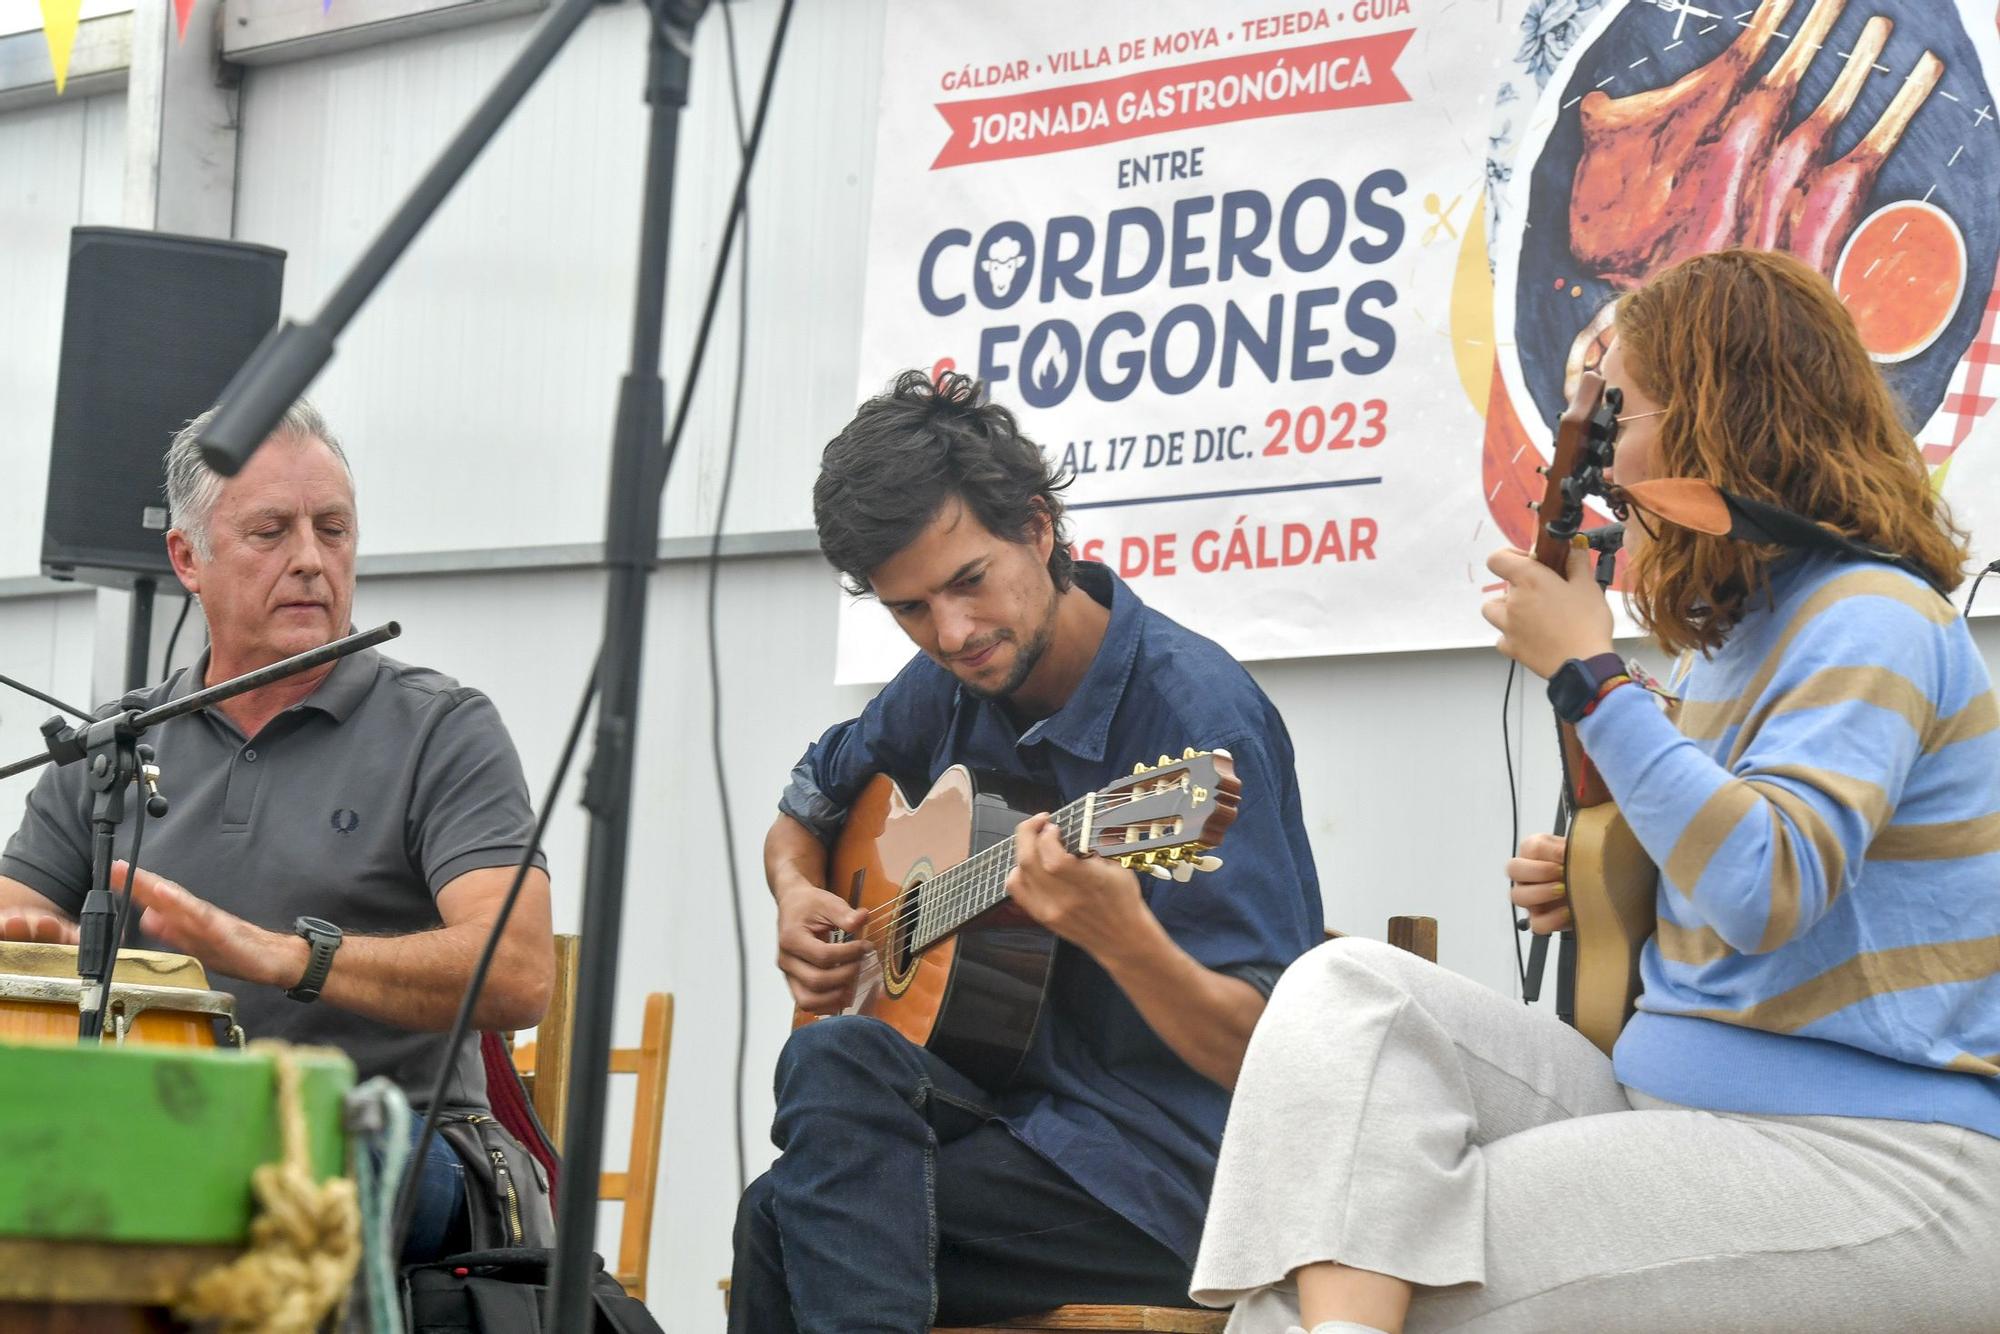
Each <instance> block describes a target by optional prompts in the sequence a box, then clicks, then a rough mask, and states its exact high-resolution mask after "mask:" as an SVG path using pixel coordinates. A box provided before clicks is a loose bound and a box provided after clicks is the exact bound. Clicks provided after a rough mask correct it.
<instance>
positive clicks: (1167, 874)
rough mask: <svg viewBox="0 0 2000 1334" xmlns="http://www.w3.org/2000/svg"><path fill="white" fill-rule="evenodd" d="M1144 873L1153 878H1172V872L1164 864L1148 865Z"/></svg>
mask: <svg viewBox="0 0 2000 1334" xmlns="http://www.w3.org/2000/svg"><path fill="white" fill-rule="evenodd" d="M1146 873H1147V874H1148V875H1150V876H1152V877H1153V878H1154V879H1155V880H1172V879H1173V878H1174V873H1173V872H1172V871H1169V870H1168V869H1167V868H1166V867H1164V866H1149V867H1147V868H1146Z"/></svg>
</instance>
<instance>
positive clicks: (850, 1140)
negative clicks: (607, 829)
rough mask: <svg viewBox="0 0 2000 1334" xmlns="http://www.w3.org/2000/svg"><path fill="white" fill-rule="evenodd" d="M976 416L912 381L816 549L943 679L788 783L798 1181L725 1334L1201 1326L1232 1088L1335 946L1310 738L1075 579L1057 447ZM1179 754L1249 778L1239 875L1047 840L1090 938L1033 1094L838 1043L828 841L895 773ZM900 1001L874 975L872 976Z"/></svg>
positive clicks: (1024, 856) (880, 405)
mask: <svg viewBox="0 0 2000 1334" xmlns="http://www.w3.org/2000/svg"><path fill="white" fill-rule="evenodd" d="M981 397H982V395H981V388H980V386H979V385H978V384H977V383H975V382H973V381H971V380H969V379H966V378H965V377H963V376H958V375H952V374H946V375H944V376H942V377H941V378H940V380H939V381H938V383H937V384H935V385H933V383H932V382H931V381H930V380H929V379H928V378H927V377H926V376H925V375H924V374H923V373H921V372H917V371H911V372H906V373H905V374H904V375H902V376H901V377H900V378H899V379H898V380H897V381H896V383H895V385H894V387H893V388H892V389H891V390H890V391H889V392H888V393H885V394H883V395H881V396H879V397H877V398H874V399H872V400H870V401H869V402H868V403H866V404H864V405H863V406H862V408H861V409H860V411H859V412H858V413H857V415H856V416H855V418H854V420H853V421H852V422H850V423H849V424H848V426H847V427H846V428H845V429H844V430H843V431H842V432H841V433H840V435H839V436H837V437H836V438H835V439H834V440H833V441H832V443H831V444H829V445H828V446H827V449H826V453H825V457H824V459H823V462H822V468H821V473H820V477H819V480H818V483H817V485H816V486H815V488H814V493H813V502H814V504H813V509H814V517H815V521H816V523H817V525H818V530H819V539H820V547H821V550H822V551H823V552H824V553H825V555H826V557H827V559H828V560H829V561H830V562H831V563H832V564H833V565H834V566H835V567H836V568H838V569H839V570H840V571H841V572H842V574H843V575H844V576H845V577H846V580H847V582H848V586H849V588H850V589H851V590H852V591H854V592H856V593H869V594H872V595H873V596H874V597H876V598H877V599H879V600H880V602H881V603H882V605H883V606H884V607H886V608H887V609H888V611H889V612H890V614H891V615H893V616H894V617H895V618H896V621H897V623H898V624H899V625H901V626H902V628H903V629H904V631H905V632H906V633H907V634H908V635H909V636H910V639H911V641H912V642H913V643H915V644H916V646H917V647H918V649H919V650H920V652H919V654H918V655H917V656H916V657H915V658H914V659H913V660H912V661H911V662H910V664H909V666H908V667H906V668H905V669H904V670H903V671H902V672H901V674H899V675H898V676H897V677H896V679H895V680H894V681H892V682H891V683H890V684H889V685H888V686H887V687H885V688H884V689H883V691H882V693H881V694H879V695H878V696H876V698H875V699H874V700H873V701H871V702H870V703H869V705H868V706H867V707H866V708H865V709H864V710H863V711H862V713H861V716H860V717H858V718H856V719H853V720H852V721H849V722H845V723H841V724H839V725H837V726H835V727H833V728H832V729H830V730H829V731H828V732H827V733H826V734H825V735H824V736H823V737H821V738H820V739H819V741H817V742H816V743H814V744H813V745H812V746H811V747H810V748H809V749H808V750H807V751H806V753H805V756H804V757H803V758H802V759H801V760H800V761H799V764H798V767H797V768H796V769H795V770H794V771H793V774H792V780H791V783H790V786H789V787H788V788H787V789H786V791H785V793H784V796H783V799H782V800H781V801H780V803H779V809H780V812H781V813H780V815H779V816H778V818H777V820H776V822H775V823H774V824H773V825H772V827H771V831H770V834H769V836H768V838H767V840H766V844H765V869H766V874H767V877H768V879H769V881H770V886H771V892H772V894H773V895H774V897H775V898H776V899H777V906H778V966H779V968H780V969H781V970H782V971H783V973H784V974H785V978H786V981H787V982H788V984H789V985H790V987H791V991H792V995H793V997H794V999H795V1000H796V1001H797V1003H798V1005H799V1006H800V1008H801V1009H803V1010H806V1011H810V1012H813V1013H817V1014H824V1015H832V1016H836V1017H830V1018H825V1019H821V1020H818V1021H817V1022H812V1023H808V1024H806V1025H804V1026H803V1027H800V1028H799V1029H798V1030H797V1031H796V1032H795V1033H794V1034H793V1036H792V1038H791V1040H790V1042H788V1043H787V1045H786V1047H785V1050H784V1052H783V1054H782V1055H781V1056H780V1058H779V1061H778V1070H777V1079H776V1091H777V1115H776V1120H775V1124H774V1127H773V1132H772V1137H773V1140H774V1141H775V1143H776V1144H777V1146H778V1148H779V1150H780V1154H779V1157H778V1159H777V1162H776V1163H775V1164H774V1165H773V1167H772V1168H771V1170H770V1171H769V1172H767V1173H766V1174H764V1175H763V1176H762V1177H759V1178H758V1179H757V1180H756V1181H755V1182H754V1183H752V1185H751V1187H750V1189H749V1190H748V1191H747V1192H746V1193H745V1195H744V1197H743V1201H742V1203H741V1205H740V1207H739V1211H738V1215H737V1224H736V1237H735V1245H736V1264H735V1277H734V1280H733V1282H732V1284H731V1314H730V1328H731V1329H732V1330H738V1331H755V1334H774V1332H777V1331H786V1330H805V1331H847V1330H862V1329H866V1330H895V1331H908V1332H909V1334H921V1332H922V1331H926V1330H928V1329H929V1328H930V1327H931V1326H932V1324H933V1323H952V1324H961V1323H962V1324H970V1323H984V1322H986V1321H990V1320H995V1319H1000V1318H1004V1317H1007V1316H1011V1315H1019V1314H1023V1313H1026V1312H1029V1311H1035V1310H1040V1309H1043V1308H1046V1307H1049V1306H1054V1305H1059V1304H1061V1303H1064V1302H1077V1301H1100V1302H1150V1303H1165V1304H1175V1305H1182V1304H1185V1301H1186V1293H1187V1283H1188V1276H1189V1269H1190V1265H1191V1262H1192V1259H1193V1256H1194V1249H1195V1243H1196V1238H1197V1236H1198V1234H1199V1232H1200V1228H1201V1217H1202V1210H1203V1207H1204V1205H1205V1203H1206V1200H1207V1194H1208V1185H1209V1179H1210V1175H1211V1173H1212V1171H1213V1167H1214V1162H1215V1154H1216V1149H1217V1144H1218V1141H1219V1139H1220V1136H1221V1131H1222V1123H1223V1119H1224V1116H1225V1114H1226V1112H1227V1108H1228V1100H1229V1093H1228V1090H1229V1088H1230V1087H1231V1085H1233V1084H1234V1082H1235V1079H1236V1072H1237V1067H1238V1065H1239V1064H1240V1062H1241V1061H1242V1057H1243V1051H1244V1048H1245V1045H1246V1044H1247V1043H1248V1041H1249V1037H1250V1031H1251V1029H1252V1027H1253V1026H1254V1025H1255V1024H1256V1022H1257V1018H1258V1016H1259V1015H1260V1014H1261V1013H1262V1011H1263V1008H1264V1001H1265V997H1266V996H1267V995H1269V993H1270V990H1271V987H1272V986H1273V985H1274V984H1275V982H1276V980H1277V976H1278V974H1279V972H1280V971H1282V970H1283V968H1284V967H1285V965H1286V964H1287V963H1289V962H1290V961H1291V960H1292V959H1293V958H1295V957H1297V956H1298V955H1299V954H1301V953H1303V952H1304V951H1305V950H1306V949H1308V948H1309V947H1310V946H1311V945H1312V944H1313V943H1314V942H1316V941H1317V940H1318V939H1319V938H1320V936H1321V934H1322V929H1321V922H1322V913H1321V906H1320V897H1319V885H1318V880H1317V877H1316V876H1315V874H1314V870H1313V863H1312V854H1311V850H1310V849H1309V847H1308V846H1307V841H1306V835H1305V829H1304V825H1303V822H1302V820H1301V817H1300V807H1299V795H1298V788H1297V782H1296V780H1295V778H1294V775H1293V763H1292V747H1291V742H1290V739H1289V737H1288V736H1287V735H1286V733H1285V728H1284V724H1283V722H1282V721H1281V720H1280V718H1279V717H1278V714H1277V711H1276V710H1275V709H1274V708H1273V707H1272V705H1271V703H1270V701H1269V700H1268V699H1266V698H1265V697H1264V694H1263V692H1262V691H1260V690H1259V689H1258V688H1257V686H1256V685H1255V684H1254V683H1253V682H1252V681H1251V679H1250V677H1249V675H1248V673H1246V672H1245V671H1244V670H1243V669H1242V667H1240V666H1239V665H1238V664H1237V663H1236V662H1235V661H1234V660H1233V659H1232V658H1230V657H1229V655H1228V654H1227V653H1226V652H1224V651H1223V650H1222V649H1221V648H1219V647H1218V646H1216V645H1215V644H1213V643H1211V642H1210V641H1208V640H1206V639H1203V638H1201V637H1200V636H1198V635H1196V634H1193V633H1192V632H1190V631H1188V630H1186V629H1184V628H1182V627H1181V626H1179V625H1176V624H1175V623H1174V622H1172V621H1170V620H1168V619H1167V618H1166V617H1164V616H1162V615H1160V614H1159V613H1158V612H1155V611H1152V610H1149V609H1148V608H1147V607H1145V606H1144V605H1143V604H1142V603H1141V602H1140V601H1139V600H1138V598H1137V597H1136V596H1134V595H1133V593H1132V592H1131V590H1130V589H1128V588H1126V587H1125V585H1124V584H1123V583H1121V582H1120V581H1119V580H1118V579H1117V578H1116V577H1115V576H1113V575H1112V573H1111V572H1110V571H1109V570H1107V569H1105V568H1104V567H1103V566H1101V565H1096V564H1091V563H1087V562H1079V561H1075V560H1073V559H1072V557H1071V555H1070V552H1069V550H1068V540H1067V536H1066V534H1065V531H1064V523H1063V517H1062V516H1063V506H1062V500H1061V497H1060V495H1059V491H1060V489H1061V487H1062V485H1064V483H1063V482H1062V481H1061V480H1060V479H1058V478H1056V477H1053V476H1051V474H1050V471H1049V469H1048V466H1047V464H1046V462H1045V461H1044V460H1043V458H1042V455H1041V452H1040V450H1039V449H1038V448H1037V447H1036V446H1035V445H1034V444H1033V442H1031V441H1029V440H1028V439H1027V438H1025V437H1024V436H1023V435H1022V434H1021V433H1020V431H1019V429H1018V428H1017V426H1016V424H1015V421H1014V419H1013V417H1012V416H1011V415H1010V414H1009V413H1008V412H1007V411H1006V409H1004V408H1002V407H1000V406H998V405H995V404H987V403H982V402H981V401H980V399H981ZM1184 747H1199V748H1201V749H1203V750H1210V751H1227V752H1229V754H1230V756H1231V757H1232V758H1233V763H1234V770H1235V773H1236V775H1237V777H1238V778H1239V779H1240V783H1241V792H1242V805H1241V809H1240V812H1239V813H1238V816H1237V818H1236V820H1235V823H1234V825H1233V827H1232V829H1231V832H1230V834H1229V838H1228V845H1227V847H1226V849H1225V851H1226V852H1227V854H1228V856H1227V865H1226V867H1223V868H1221V869H1219V870H1217V871H1215V872H1214V873H1213V874H1210V875H1206V876H1204V877H1202V878H1201V879H1200V880H1199V881H1198V882H1194V883H1189V884H1184V885H1183V884H1173V883H1169V882H1164V881H1152V880H1148V881H1147V882H1146V886H1147V887H1148V888H1146V889H1142V886H1141V883H1140V881H1139V879H1138V877H1137V876H1135V875H1134V873H1133V872H1132V871H1129V870H1126V869H1124V868H1123V867H1121V866H1119V865H1117V864H1116V863H1115V862H1112V861H1108V860H1105V859H1103V858H1100V857H1081V856H1076V855H1073V854H1072V853H1070V852H1069V851H1068V850H1067V849H1066V848H1065V846H1064V844H1063V842H1062V841H1061V839H1060V838H1059V835H1058V832H1057V829H1056V828H1055V827H1054V826H1053V825H1052V824H1051V822H1050V821H1049V819H1048V818H1047V817H1046V816H1038V817H1036V818H1034V819H1031V820H1029V821H1027V822H1026V823H1025V824H1023V825H1022V826H1021V827H1020V829H1019V830H1018V832H1017V834H1016V835H1015V849H1016V856H1017V865H1016V866H1015V868H1014V869H1013V871H1012V872H1011V873H1010V874H1009V876H1008V878H1007V881H1006V888H1007V890H1008V892H1009V894H1010V896H1011V897H1012V899H1013V902H1014V904H1015V906H1017V907H1018V908H1019V909H1020V910H1022V911H1024V912H1025V913H1026V914H1027V915H1028V916H1029V917H1030V918H1032V919H1033V920H1034V922H1036V923H1039V924H1040V926H1042V927H1044V928H1047V929H1048V930H1049V931H1052V932H1054V933H1055V934H1056V936H1058V937H1060V939H1061V940H1062V942H1064V943H1063V944H1062V945H1061V947H1060V948H1059V950H1058V954H1057V959H1056V965H1055V969H1054V973H1053V978H1052V981H1051V983H1050V985H1049V994H1048V996H1047V999H1046V1002H1045V1004H1044V1008H1043V1015H1042V1018H1041V1020H1040V1023H1039V1025H1038V1027H1037V1028H1036V1030H1035V1033H1034V1036H1033V1039H1032V1042H1031V1044H1030V1045H1029V1047H1028V1050H1027V1054H1026V1056H1025V1058H1024V1059H1023V1060H1022V1062H1021V1065H1020V1068H1019V1069H1018V1070H1017V1071H1016V1073H1015V1074H1014V1076H1013V1077H1012V1079H1011V1080H1008V1081H1005V1082H1004V1085H1003V1086H1001V1087H991V1088H988V1087H981V1086H980V1085H978V1084H975V1083H974V1082H973V1081H972V1080H971V1079H969V1078H967V1077H966V1076H965V1075H964V1074H963V1073H962V1072H961V1071H959V1070H956V1069H954V1068H952V1067H951V1066H950V1065H948V1064H946V1063H945V1062H944V1061H943V1060H941V1059H940V1058H939V1057H938V1056H937V1055H935V1054H933V1053H932V1052H931V1051H929V1050H927V1049H926V1048H924V1047H922V1046H919V1045H917V1044H915V1043H913V1042H911V1041H909V1040H908V1039H906V1038H904V1037H903V1036H901V1035H900V1034H899V1033H897V1032H896V1031H895V1030H893V1029H892V1028H890V1027H889V1026H888V1025H887V1024H885V1023H882V1022H880V1021H878V1020H876V1019H872V1018H866V1017H862V1016H859V1015H853V1014H839V1012H840V1011H841V1010H843V1009H845V1008H846V1007H847V1006H848V1005H849V1003H850V1001H851V999H852V998H853V996H854V992H855V988H856V985H857V982H858V981H860V980H861V979H862V977H863V971H864V967H867V966H870V964H871V958H870V951H871V946H870V944H869V943H868V942H867V941H865V940H862V939H855V938H849V937H851V936H855V937H858V936H859V935H861V933H862V930H863V927H864V918H865V914H864V913H863V912H862V911H861V910H860V909H858V908H856V907H853V906H851V904H850V902H849V901H848V899H846V898H843V897H841V896H840V895H839V894H836V893H831V892H829V891H828V888H827V884H826V882H827V879H828V847H827V844H828V842H829V841H830V840H831V839H833V838H834V837H835V836H836V835H837V834H838V833H839V831H840V829H841V826H842V822H843V820H844V818H845V817H846V816H847V814H848V810H849V807H850V806H851V805H852V804H853V803H854V802H855V800H856V797H857V794H858V793H860V791H861V790H862V788H863V786H864V785H865V784H866V783H867V782H868V781H869V780H870V779H871V777H873V776H874V775H876V774H878V773H883V774H889V775H891V776H893V777H895V778H896V779H897V780H898V782H899V784H900V785H901V786H902V787H903V788H904V790H906V791H908V792H910V793H913V794H921V793H923V792H924V791H926V790H927V789H928V788H929V786H930V784H931V782H932V781H933V780H934V779H936V778H937V777H938V776H939V775H940V774H941V773H943V772H944V771H945V770H947V769H948V768H949V767H951V766H953V765H965V766H968V767H970V768H973V769H977V770H984V771H992V772H995V773H998V774H1000V775H1004V776H1006V777H1009V778H1012V779H1014V780H1016V781H1024V782H1027V783H1032V784H1035V785H1037V786H1038V787H1039V788H1041V789H1043V790H1045V791H1047V792H1048V793H1049V794H1050V797H1051V799H1052V800H1054V801H1060V802H1068V801H1070V800H1072V799H1074V798H1077V797H1079V796H1081V795H1083V794H1084V793H1087V792H1090V791H1092V790H1093V789H1097V788H1102V787H1104V786H1106V785H1107V783H1109V782H1111V781H1112V780H1115V779H1117V778H1118V777H1119V776H1121V775H1129V774H1130V773H1131V772H1132V768H1133V764H1134V761H1137V760H1143V761H1147V762H1149V763H1150V762H1151V760H1152V759H1153V757H1155V756H1160V755H1162V754H1165V753H1169V752H1170V753H1172V754H1180V753H1182V750H1183V748H1184ZM872 962H873V964H874V966H876V967H877V969H878V972H879V967H880V964H879V961H872Z"/></svg>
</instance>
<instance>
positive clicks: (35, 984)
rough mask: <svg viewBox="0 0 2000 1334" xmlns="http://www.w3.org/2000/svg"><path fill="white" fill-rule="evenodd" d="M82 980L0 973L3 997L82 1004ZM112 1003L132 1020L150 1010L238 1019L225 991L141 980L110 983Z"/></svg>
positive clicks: (232, 1021) (232, 1003)
mask: <svg viewBox="0 0 2000 1334" xmlns="http://www.w3.org/2000/svg"><path fill="white" fill-rule="evenodd" d="M82 997H83V982H82V980H81V979H79V978H74V977H31V976H28V975H26V974H23V973H0V1000H25V1001H48V1002H52V1003H55V1004H59V1005H80V1004H81V1003H82ZM111 1004H112V1006H113V1008H115V1009H119V1010H122V1011H123V1012H124V1014H125V1017H126V1018H127V1019H128V1020H130V1019H133V1018H136V1017H137V1016H139V1015H141V1014H144V1013H145V1012H146V1011H147V1010H179V1011H182V1012H183V1013H192V1014H215V1015H221V1016H223V1017H224V1018H226V1019H228V1020H229V1021H230V1024H231V1026H232V1027H233V1026H234V1025H235V1022H236V998H235V997H234V996H231V995H230V994H229V993H228V992H225V991H195V990H192V989H190V988H186V987H152V986H146V985H145V984H143V983H138V982H114V983H112V984H111Z"/></svg>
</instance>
